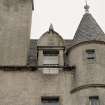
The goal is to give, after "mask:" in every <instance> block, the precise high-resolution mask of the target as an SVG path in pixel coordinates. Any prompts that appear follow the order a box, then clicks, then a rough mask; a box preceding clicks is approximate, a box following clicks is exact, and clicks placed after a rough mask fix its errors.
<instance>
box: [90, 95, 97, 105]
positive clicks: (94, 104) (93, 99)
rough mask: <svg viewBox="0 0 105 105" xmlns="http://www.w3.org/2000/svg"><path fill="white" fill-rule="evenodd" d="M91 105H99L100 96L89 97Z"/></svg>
mask: <svg viewBox="0 0 105 105" xmlns="http://www.w3.org/2000/svg"><path fill="white" fill-rule="evenodd" d="M89 100H90V105H99V97H98V96H92V97H89Z"/></svg>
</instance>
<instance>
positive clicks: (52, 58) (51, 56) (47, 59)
mask: <svg viewBox="0 0 105 105" xmlns="http://www.w3.org/2000/svg"><path fill="white" fill-rule="evenodd" d="M43 55H44V56H43V65H45V66H57V65H58V55H59V51H58V50H44V51H43Z"/></svg>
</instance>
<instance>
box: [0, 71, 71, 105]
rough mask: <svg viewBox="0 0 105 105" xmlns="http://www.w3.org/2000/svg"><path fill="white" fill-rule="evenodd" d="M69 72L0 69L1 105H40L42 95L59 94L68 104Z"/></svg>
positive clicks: (67, 104)
mask: <svg viewBox="0 0 105 105" xmlns="http://www.w3.org/2000/svg"><path fill="white" fill-rule="evenodd" d="M70 78H71V76H70V72H63V71H60V73H59V74H58V75H45V74H42V72H41V71H24V70H23V71H0V104H1V105H41V97H42V96H59V98H60V105H70V103H71V96H70V86H71V82H70Z"/></svg>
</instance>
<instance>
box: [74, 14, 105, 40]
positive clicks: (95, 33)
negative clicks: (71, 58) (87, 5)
mask: <svg viewBox="0 0 105 105" xmlns="http://www.w3.org/2000/svg"><path fill="white" fill-rule="evenodd" d="M101 35H102V36H104V35H105V34H104V32H103V30H102V29H101V28H100V26H99V25H98V23H97V22H96V20H95V19H94V18H93V16H92V15H91V14H90V13H85V14H84V15H83V18H82V20H81V22H80V24H79V26H78V28H77V31H76V33H75V36H74V40H82V41H83V40H96V39H97V38H98V37H100V36H101Z"/></svg>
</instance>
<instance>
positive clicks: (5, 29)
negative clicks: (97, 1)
mask: <svg viewBox="0 0 105 105" xmlns="http://www.w3.org/2000/svg"><path fill="white" fill-rule="evenodd" d="M32 9H33V1H32V0H0V23H1V24H0V26H1V28H0V49H1V50H0V105H105V34H104V32H103V31H102V29H101V28H100V26H99V25H98V24H97V22H96V21H95V19H94V18H93V16H92V15H91V14H90V13H89V6H88V5H87V4H86V6H85V10H86V12H85V14H84V15H83V18H82V20H81V22H80V25H79V26H78V29H77V31H76V33H75V36H74V38H73V39H72V40H70V39H68V40H65V39H63V38H62V36H61V35H59V33H57V32H56V31H55V30H54V28H53V26H52V25H50V27H49V30H48V31H47V32H45V33H44V34H43V35H42V36H41V37H40V39H38V40H33V39H31V40H30V39H29V38H30V30H31V28H30V27H31V16H32Z"/></svg>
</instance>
